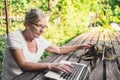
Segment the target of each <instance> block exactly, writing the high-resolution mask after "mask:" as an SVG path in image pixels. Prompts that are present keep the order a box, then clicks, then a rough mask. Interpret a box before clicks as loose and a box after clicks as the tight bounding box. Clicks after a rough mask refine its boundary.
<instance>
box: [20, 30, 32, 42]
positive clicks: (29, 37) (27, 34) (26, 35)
mask: <svg viewBox="0 0 120 80" xmlns="http://www.w3.org/2000/svg"><path fill="white" fill-rule="evenodd" d="M22 34H23V36H24V38H25V40H26V41H28V42H32V41H33V40H34V36H33V34H32V32H31V31H30V30H29V29H25V30H24V31H23V32H22Z"/></svg>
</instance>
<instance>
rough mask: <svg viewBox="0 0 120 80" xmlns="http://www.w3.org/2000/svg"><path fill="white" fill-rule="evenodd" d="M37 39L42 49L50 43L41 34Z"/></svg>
mask: <svg viewBox="0 0 120 80" xmlns="http://www.w3.org/2000/svg"><path fill="white" fill-rule="evenodd" d="M39 41H40V43H41V44H42V47H44V49H46V48H48V47H49V46H50V45H51V43H50V42H49V41H47V40H46V39H45V38H44V37H42V36H40V37H39Z"/></svg>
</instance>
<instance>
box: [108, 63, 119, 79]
mask: <svg viewBox="0 0 120 80" xmlns="http://www.w3.org/2000/svg"><path fill="white" fill-rule="evenodd" d="M106 78H107V80H119V79H120V72H119V70H118V67H117V64H116V62H115V61H112V62H111V61H107V62H106Z"/></svg>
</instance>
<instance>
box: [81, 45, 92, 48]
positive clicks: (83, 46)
mask: <svg viewBox="0 0 120 80" xmlns="http://www.w3.org/2000/svg"><path fill="white" fill-rule="evenodd" d="M90 47H92V44H83V45H82V49H88V48H90Z"/></svg>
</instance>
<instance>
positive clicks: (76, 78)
mask: <svg viewBox="0 0 120 80" xmlns="http://www.w3.org/2000/svg"><path fill="white" fill-rule="evenodd" d="M71 65H73V66H74V68H73V69H72V73H69V74H68V73H65V72H63V73H62V74H61V75H60V78H61V79H65V80H83V79H84V74H86V71H87V67H84V66H83V65H78V64H74V63H71ZM85 68H86V69H85Z"/></svg>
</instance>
